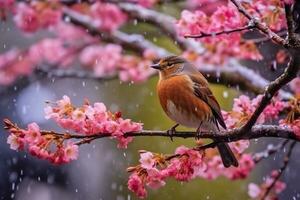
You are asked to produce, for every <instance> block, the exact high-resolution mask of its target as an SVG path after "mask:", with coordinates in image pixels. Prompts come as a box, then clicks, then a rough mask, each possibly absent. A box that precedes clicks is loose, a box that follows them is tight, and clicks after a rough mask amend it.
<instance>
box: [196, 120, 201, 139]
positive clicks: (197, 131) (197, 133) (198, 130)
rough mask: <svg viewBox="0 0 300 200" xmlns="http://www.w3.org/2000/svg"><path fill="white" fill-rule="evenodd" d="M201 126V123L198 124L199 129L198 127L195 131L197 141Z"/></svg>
mask: <svg viewBox="0 0 300 200" xmlns="http://www.w3.org/2000/svg"><path fill="white" fill-rule="evenodd" d="M201 125H202V122H201V123H200V124H199V127H198V128H197V130H196V133H195V140H199V139H200V135H201Z"/></svg>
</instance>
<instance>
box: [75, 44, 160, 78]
mask: <svg viewBox="0 0 300 200" xmlns="http://www.w3.org/2000/svg"><path fill="white" fill-rule="evenodd" d="M155 58H156V53H155V52H152V51H151V50H146V51H145V52H144V53H143V57H142V58H140V57H137V56H133V55H122V47H121V46H119V45H116V44H107V45H91V46H88V47H86V48H85V49H84V50H83V51H82V52H81V54H80V57H79V59H80V62H81V63H82V64H83V66H85V67H87V68H91V69H92V70H93V71H94V74H95V75H96V76H99V77H101V76H111V75H114V74H116V72H118V74H119V78H120V80H122V81H135V82H139V81H144V80H146V79H147V78H148V77H149V76H150V75H152V74H153V73H154V70H153V69H151V68H150V67H149V66H150V65H151V64H152V60H153V59H155Z"/></svg>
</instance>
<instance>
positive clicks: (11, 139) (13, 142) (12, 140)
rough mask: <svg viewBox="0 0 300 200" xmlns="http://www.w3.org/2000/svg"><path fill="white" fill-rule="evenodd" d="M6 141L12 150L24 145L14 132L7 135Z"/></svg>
mask: <svg viewBox="0 0 300 200" xmlns="http://www.w3.org/2000/svg"><path fill="white" fill-rule="evenodd" d="M7 143H8V144H9V145H10V148H11V149H13V150H20V149H22V148H23V146H24V142H23V140H22V139H20V138H19V137H17V136H16V135H14V134H10V135H9V136H8V138H7Z"/></svg>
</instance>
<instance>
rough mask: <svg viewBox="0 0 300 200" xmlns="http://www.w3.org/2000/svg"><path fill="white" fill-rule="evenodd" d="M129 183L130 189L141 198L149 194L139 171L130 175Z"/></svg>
mask: <svg viewBox="0 0 300 200" xmlns="http://www.w3.org/2000/svg"><path fill="white" fill-rule="evenodd" d="M127 184H128V189H129V190H131V191H132V192H134V193H135V194H136V195H137V196H138V197H139V198H141V199H143V198H145V197H146V196H147V192H146V189H145V187H144V184H143V182H142V180H141V178H140V177H139V176H138V175H137V173H133V174H131V175H130V176H129V179H128V183H127Z"/></svg>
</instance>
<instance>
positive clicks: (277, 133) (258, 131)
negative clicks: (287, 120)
mask: <svg viewBox="0 0 300 200" xmlns="http://www.w3.org/2000/svg"><path fill="white" fill-rule="evenodd" d="M3 122H4V129H6V130H10V129H14V130H19V129H20V128H19V127H18V126H17V125H16V124H14V123H12V122H11V121H10V120H8V119H4V120H3ZM41 133H42V134H44V135H47V134H51V135H55V136H57V137H62V138H65V139H89V140H90V139H92V140H95V139H99V138H106V137H112V135H111V133H98V134H95V135H80V134H70V133H68V132H65V133H57V132H54V131H41ZM140 136H149V137H170V135H169V134H168V132H167V131H155V130H143V131H140V132H129V133H124V137H140ZM195 136H196V132H195V131H176V132H175V133H174V134H173V135H172V137H173V138H175V137H177V138H195ZM197 137H198V138H203V139H213V140H214V141H215V142H217V143H218V142H234V141H238V140H244V139H249V140H251V139H256V138H261V137H275V138H286V139H290V140H295V141H300V138H299V137H297V136H296V135H295V134H294V132H293V131H292V130H290V129H287V128H283V127H280V126H275V125H256V126H253V127H252V129H251V130H249V131H247V133H245V134H241V129H240V128H236V129H232V130H226V131H221V132H220V133H213V132H209V131H203V132H201V133H200V134H199V135H198V136H197Z"/></svg>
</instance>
